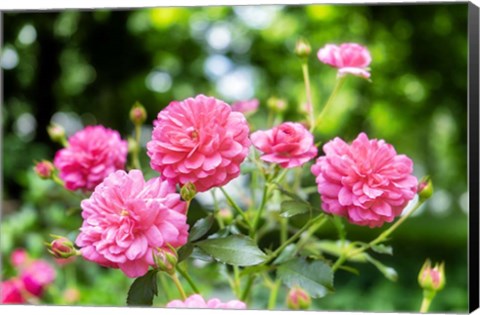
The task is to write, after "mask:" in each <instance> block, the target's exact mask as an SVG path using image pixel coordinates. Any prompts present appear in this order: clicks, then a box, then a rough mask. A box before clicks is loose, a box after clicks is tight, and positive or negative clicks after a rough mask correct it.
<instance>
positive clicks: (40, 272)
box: [20, 260, 56, 297]
mask: <svg viewBox="0 0 480 315" xmlns="http://www.w3.org/2000/svg"><path fill="white" fill-rule="evenodd" d="M55 276H56V272H55V269H53V267H52V266H51V265H50V264H49V263H47V262H46V261H44V260H35V261H33V262H32V263H31V264H29V265H28V266H27V267H26V268H24V269H23V270H22V271H21V274H20V278H21V280H22V282H23V286H24V288H25V289H26V290H27V291H28V292H30V293H31V294H33V295H35V296H37V297H40V296H41V295H42V293H43V289H44V288H45V287H46V286H48V285H49V284H51V283H52V282H53V281H54V280H55Z"/></svg>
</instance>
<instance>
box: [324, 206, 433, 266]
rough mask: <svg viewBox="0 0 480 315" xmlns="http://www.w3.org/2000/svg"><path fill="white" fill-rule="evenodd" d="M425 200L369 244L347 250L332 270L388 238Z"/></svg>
mask: <svg viewBox="0 0 480 315" xmlns="http://www.w3.org/2000/svg"><path fill="white" fill-rule="evenodd" d="M424 202H425V200H420V199H419V200H417V203H416V204H415V206H413V207H412V209H410V211H408V213H407V214H405V215H404V216H402V217H401V218H400V219H399V220H398V221H397V222H395V224H393V225H392V226H391V227H389V228H388V229H387V230H385V231H383V232H382V233H381V234H380V235H379V236H377V238H375V239H374V240H373V241H371V242H370V243H368V244H364V245H363V246H360V247H359V248H357V249H356V250H352V251H349V252H345V253H344V254H342V255H341V256H340V257H339V258H338V260H337V261H336V262H335V264H334V265H333V266H332V270H333V271H335V270H337V269H338V267H340V266H341V265H342V264H343V263H344V262H345V261H346V260H347V259H348V258H350V257H354V256H356V255H358V254H361V253H363V252H364V251H366V250H367V249H369V248H371V247H372V246H375V245H377V244H378V243H381V242H383V241H385V240H386V238H387V237H388V236H390V234H392V233H393V231H395V230H396V229H397V228H398V227H399V226H400V225H401V224H402V223H403V222H404V221H405V220H406V219H408V217H410V215H412V213H414V212H415V211H416V210H417V209H418V208H420V206H421V205H422V204H423V203H424Z"/></svg>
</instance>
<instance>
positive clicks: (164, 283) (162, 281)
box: [158, 272, 173, 302]
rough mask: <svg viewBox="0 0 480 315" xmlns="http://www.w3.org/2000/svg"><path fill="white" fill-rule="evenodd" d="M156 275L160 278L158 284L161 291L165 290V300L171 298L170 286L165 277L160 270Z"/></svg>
mask: <svg viewBox="0 0 480 315" xmlns="http://www.w3.org/2000/svg"><path fill="white" fill-rule="evenodd" d="M158 277H159V278H160V285H161V286H162V288H163V292H165V295H166V297H167V302H168V301H171V300H173V297H172V296H171V295H170V288H169V287H168V283H167V281H166V279H165V277H164V276H163V274H162V273H160V272H159V273H158Z"/></svg>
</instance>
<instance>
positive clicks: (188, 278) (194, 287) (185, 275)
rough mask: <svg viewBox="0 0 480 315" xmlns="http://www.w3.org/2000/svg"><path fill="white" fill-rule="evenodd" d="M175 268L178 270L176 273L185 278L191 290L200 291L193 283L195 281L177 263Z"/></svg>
mask: <svg viewBox="0 0 480 315" xmlns="http://www.w3.org/2000/svg"><path fill="white" fill-rule="evenodd" d="M177 270H178V273H180V274H181V275H182V277H183V278H185V280H187V282H188V284H189V285H190V287H191V288H192V290H193V292H195V293H200V290H198V288H197V286H196V285H195V282H193V280H192V278H191V277H190V275H189V274H188V272H187V271H186V270H183V269H182V268H181V267H180V266H179V265H177Z"/></svg>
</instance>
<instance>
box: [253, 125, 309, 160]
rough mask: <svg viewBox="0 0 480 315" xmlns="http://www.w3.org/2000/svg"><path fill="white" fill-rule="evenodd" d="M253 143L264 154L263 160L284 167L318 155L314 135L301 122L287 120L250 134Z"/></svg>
mask: <svg viewBox="0 0 480 315" xmlns="http://www.w3.org/2000/svg"><path fill="white" fill-rule="evenodd" d="M250 138H251V140H252V143H253V145H254V146H255V147H256V148H257V149H258V150H260V151H262V152H263V153H264V154H263V155H262V156H261V157H260V158H261V159H262V160H263V161H266V162H271V163H277V164H279V165H280V166H281V167H283V168H291V167H296V166H301V165H303V164H304V163H306V162H308V161H310V160H311V159H313V158H314V157H315V156H316V155H317V148H316V147H315V144H314V142H313V135H312V134H311V133H310V132H309V131H308V130H307V129H305V127H304V126H303V125H301V124H299V123H293V122H286V123H283V124H281V125H278V126H276V127H274V128H272V129H270V130H266V131H263V130H259V131H256V132H254V133H252V135H251V136H250Z"/></svg>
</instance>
